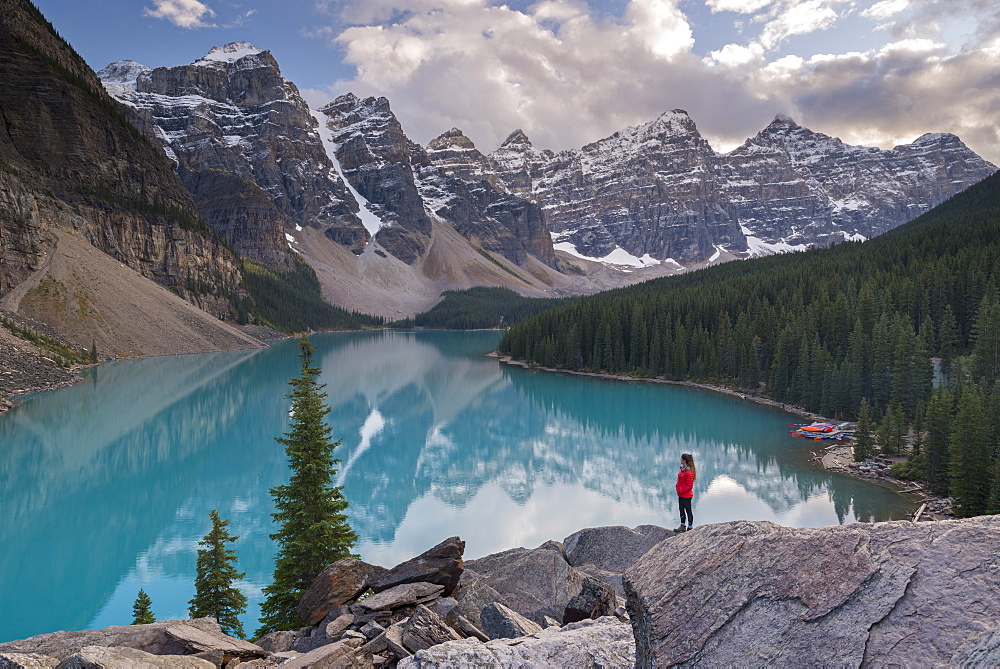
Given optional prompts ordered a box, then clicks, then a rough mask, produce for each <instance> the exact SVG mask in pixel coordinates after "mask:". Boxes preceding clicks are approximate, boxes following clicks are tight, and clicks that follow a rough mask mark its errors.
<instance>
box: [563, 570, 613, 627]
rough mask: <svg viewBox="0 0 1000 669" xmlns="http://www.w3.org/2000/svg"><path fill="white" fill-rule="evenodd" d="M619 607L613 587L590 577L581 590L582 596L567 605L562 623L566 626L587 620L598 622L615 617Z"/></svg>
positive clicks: (577, 596) (576, 597) (585, 580)
mask: <svg viewBox="0 0 1000 669" xmlns="http://www.w3.org/2000/svg"><path fill="white" fill-rule="evenodd" d="M617 606H618V598H617V597H616V596H615V591H614V590H613V589H612V588H611V586H610V585H608V584H607V583H605V582H604V581H601V580H598V579H596V578H594V577H593V576H588V577H586V578H585V579H583V588H582V589H581V590H580V594H578V595H576V596H575V597H573V598H572V599H571V600H569V602H568V603H567V604H566V611H565V613H563V617H562V621H563V623H564V624H565V623H575V622H578V621H580V620H585V619H587V618H591V619H595V620H596V619H597V618H603V617H604V616H610V615H614V612H615V608H616V607H617Z"/></svg>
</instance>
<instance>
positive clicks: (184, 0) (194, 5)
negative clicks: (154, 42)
mask: <svg viewBox="0 0 1000 669" xmlns="http://www.w3.org/2000/svg"><path fill="white" fill-rule="evenodd" d="M142 13H143V16H151V17H153V18H154V19H166V20H167V21H170V22H171V23H173V24H174V25H175V26H179V27H181V28H209V27H213V26H212V24H210V23H205V21H204V20H203V17H211V16H215V12H213V11H212V10H211V9H210V8H209V7H208V6H207V5H205V4H204V3H202V2H199V1H198V0H153V8H149V7H146V8H145V9H144V10H143V12H142Z"/></svg>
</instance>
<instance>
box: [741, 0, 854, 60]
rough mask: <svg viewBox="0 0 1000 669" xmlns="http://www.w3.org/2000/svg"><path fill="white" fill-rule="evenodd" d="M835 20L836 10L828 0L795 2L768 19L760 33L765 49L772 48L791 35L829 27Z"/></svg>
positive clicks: (804, 33)
mask: <svg viewBox="0 0 1000 669" xmlns="http://www.w3.org/2000/svg"><path fill="white" fill-rule="evenodd" d="M836 20H837V12H835V11H834V10H833V8H832V7H830V2H829V0H806V2H796V3H793V4H791V5H789V6H788V7H786V8H785V9H784V11H782V12H781V13H780V14H779V15H778V16H777V18H775V19H774V20H772V21H769V22H768V23H767V25H765V26H764V29H763V30H762V31H761V34H760V43H761V44H762V45H763V46H764V48H765V49H773V48H775V47H776V46H778V44H780V43H781V42H782V41H783V40H784V39H786V38H788V37H791V36H792V35H806V34H808V33H811V32H815V31H817V30H824V29H826V28H829V27H830V26H832V25H833V24H834V22H835V21H836Z"/></svg>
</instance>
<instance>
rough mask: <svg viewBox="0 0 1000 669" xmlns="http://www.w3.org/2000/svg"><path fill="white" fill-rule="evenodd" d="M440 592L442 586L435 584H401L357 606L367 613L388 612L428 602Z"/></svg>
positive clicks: (364, 600)
mask: <svg viewBox="0 0 1000 669" xmlns="http://www.w3.org/2000/svg"><path fill="white" fill-rule="evenodd" d="M442 592H444V586H443V585H437V584H435V583H403V584H402V585H397V586H394V587H392V588H389V589H388V590H383V591H382V592H379V593H376V594H374V595H372V596H371V597H368V598H367V599H363V600H361V601H360V602H358V606H359V607H361V608H362V609H366V610H368V611H388V610H390V609H398V608H399V607H401V606H412V605H413V604H421V603H423V602H429V601H430V600H432V599H435V598H437V597H439V596H440V595H441V593H442Z"/></svg>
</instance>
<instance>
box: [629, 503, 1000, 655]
mask: <svg viewBox="0 0 1000 669" xmlns="http://www.w3.org/2000/svg"><path fill="white" fill-rule="evenodd" d="M998 570H1000V516H983V517H980V518H974V519H967V520H958V521H938V522H926V523H910V522H908V521H893V522H885V523H875V524H873V525H868V524H861V523H857V524H851V525H844V526H836V527H825V528H817V529H789V528H784V527H780V526H778V525H774V524H772V523H767V522H749V521H737V522H732V523H721V524H717V525H707V526H704V527H701V528H699V529H698V531H696V532H688V533H685V534H682V535H679V536H678V538H676V539H674V540H672V541H667V542H663V543H661V544H659V545H658V546H657V547H656V548H654V549H653V550H651V551H650V552H649V553H647V554H646V555H645V556H643V557H642V558H641V559H640V560H639V561H638V562H637V563H636V564H635V565H633V566H632V567H631V568H630V569H629V570H628V571H626V572H625V589H626V592H627V593H628V609H629V614H630V615H631V618H632V624H633V627H634V630H635V638H636V666H637V667H652V666H669V665H674V664H691V665H729V664H740V665H747V664H749V665H786V666H791V665H793V664H797V665H799V666H802V665H820V664H830V663H835V664H838V665H851V666H860V665H862V664H864V665H866V666H890V665H899V666H944V665H948V664H950V663H951V660H952V656H953V655H956V653H959V657H965V658H970V657H972V656H973V655H974V654H975V653H978V652H983V653H989V652H992V651H990V650H989V648H990V643H991V642H990V638H991V637H988V636H985V633H987V632H990V631H994V630H996V629H997V628H1000V579H998V578H997V574H998ZM960 649H964V650H960ZM961 653H965V655H961Z"/></svg>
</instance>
